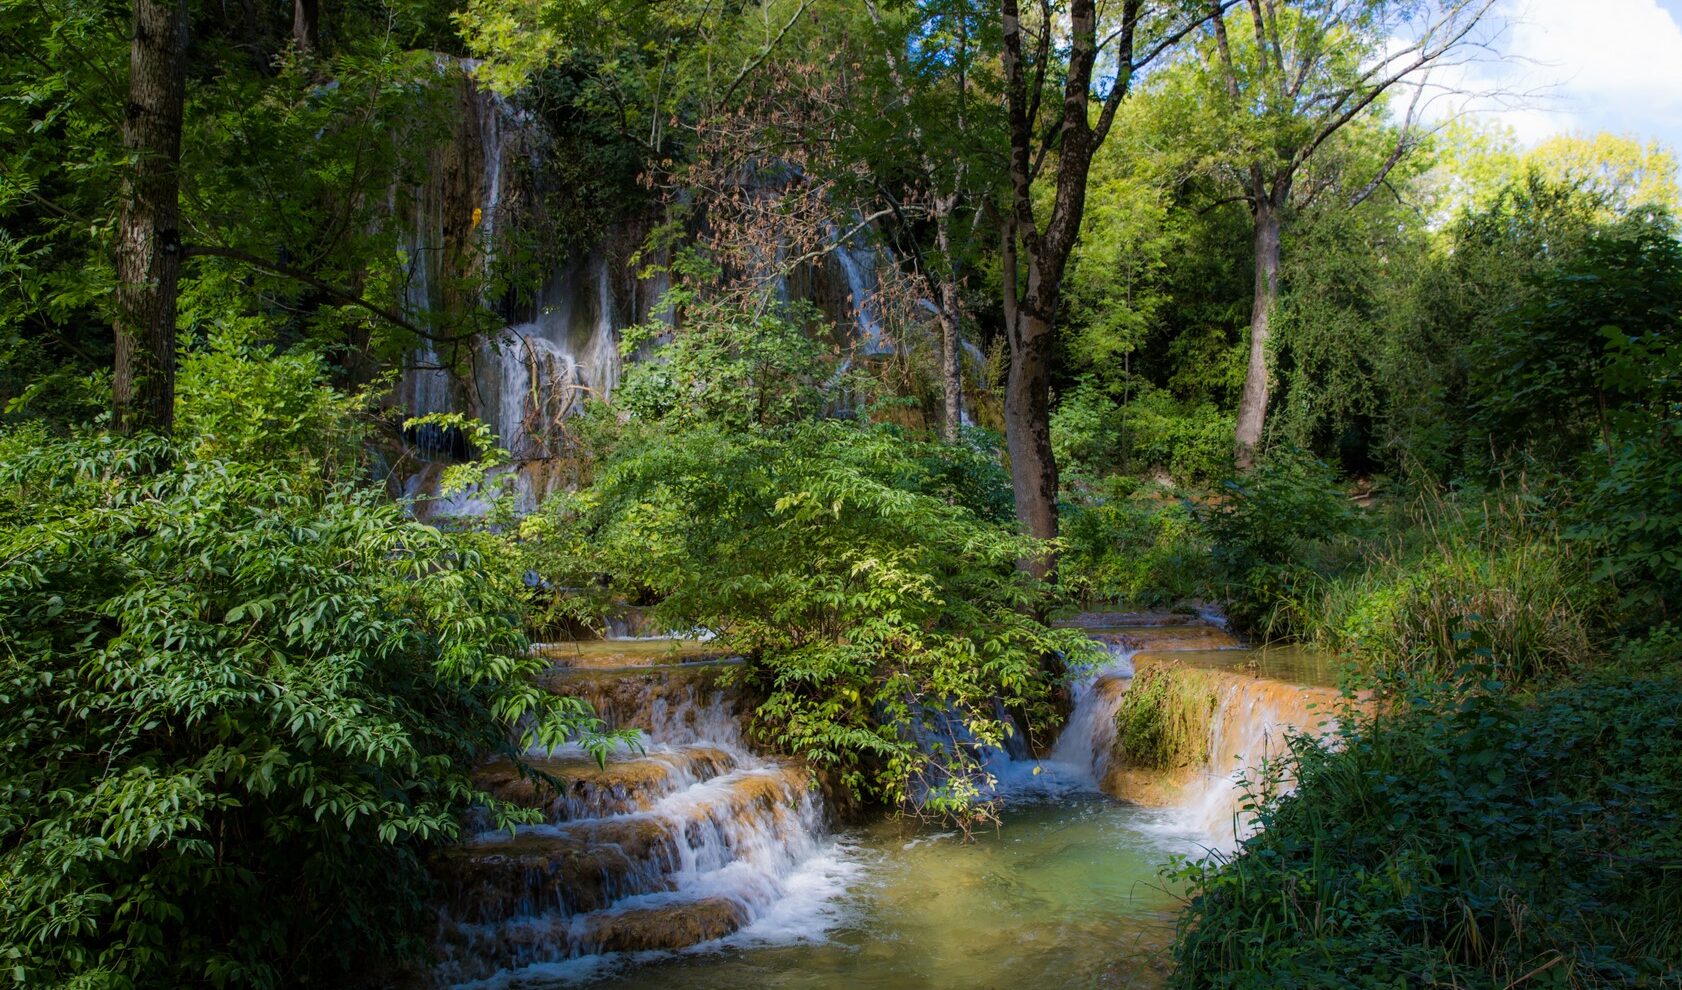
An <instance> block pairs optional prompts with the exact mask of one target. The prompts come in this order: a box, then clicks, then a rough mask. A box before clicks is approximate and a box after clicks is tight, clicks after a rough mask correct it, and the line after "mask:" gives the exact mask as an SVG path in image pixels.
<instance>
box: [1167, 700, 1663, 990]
mask: <svg viewBox="0 0 1682 990" xmlns="http://www.w3.org/2000/svg"><path fill="white" fill-rule="evenodd" d="M1399 697H1400V699H1401V700H1398V702H1397V703H1396V704H1395V705H1393V706H1390V707H1383V706H1378V707H1374V708H1372V709H1371V710H1370V711H1366V712H1362V711H1359V710H1352V711H1349V712H1347V713H1345V716H1344V724H1345V725H1346V726H1347V727H1348V728H1349V731H1348V732H1347V733H1346V734H1345V736H1344V738H1343V741H1342V742H1341V743H1340V744H1338V745H1331V744H1321V743H1316V742H1314V741H1313V740H1311V739H1308V738H1303V737H1298V738H1296V739H1295V740H1293V743H1292V747H1291V754H1290V757H1289V759H1288V760H1287V761H1286V762H1285V763H1282V764H1280V765H1279V766H1276V767H1274V768H1273V771H1272V773H1271V774H1270V775H1269V778H1270V779H1271V780H1274V781H1277V780H1280V779H1283V777H1282V775H1284V774H1286V773H1289V774H1291V775H1293V776H1294V777H1295V780H1296V788H1295V790H1294V792H1293V793H1290V794H1286V795H1284V796H1277V797H1274V798H1272V799H1270V800H1264V801H1262V802H1261V804H1262V807H1261V823H1262V825H1263V826H1264V828H1263V830H1262V831H1261V832H1260V833H1259V834H1257V835H1256V836H1254V837H1253V838H1250V839H1248V840H1246V841H1245V842H1244V844H1243V846H1242V847H1241V848H1240V850H1239V852H1238V853H1237V854H1236V855H1235V856H1233V857H1230V858H1224V857H1216V858H1214V859H1211V860H1207V861H1201V862H1195V863H1185V862H1182V863H1181V864H1180V866H1179V868H1178V870H1177V871H1176V873H1177V877H1178V879H1180V880H1182V881H1183V882H1185V883H1186V884H1187V885H1188V890H1189V903H1188V907H1187V911H1186V914H1185V916H1184V917H1183V919H1182V921H1181V924H1180V930H1179V934H1178V938H1177V941H1176V944H1175V947H1174V957H1175V960H1176V962H1177V963H1178V968H1177V970H1176V971H1175V973H1174V976H1173V983H1174V985H1176V986H1181V987H1188V988H1190V987H1198V988H1203V987H1255V988H1258V990H1259V988H1263V987H1266V988H1274V987H1323V986H1339V987H1373V988H1380V987H1383V988H1389V987H1397V986H1404V985H1405V986H1457V987H1468V988H1484V987H1488V988H1508V987H1512V986H1517V985H1525V986H1530V985H1537V986H1559V987H1567V986H1570V987H1611V986H1661V985H1673V984H1675V983H1676V982H1678V981H1682V925H1679V924H1678V922H1677V919H1678V918H1682V884H1679V883H1677V880H1676V876H1675V870H1676V864H1677V863H1678V862H1679V861H1682V747H1678V746H1677V745H1676V739H1677V738H1678V735H1679V733H1682V684H1679V683H1678V682H1676V681H1674V680H1664V681H1626V682H1622V683H1599V682H1592V681H1591V682H1589V683H1585V684H1581V685H1574V686H1571V687H1566V688H1561V689H1558V690H1554V691H1551V692H1549V693H1546V694H1543V695H1541V696H1540V697H1537V698H1536V699H1534V701H1530V702H1526V701H1523V700H1520V699H1519V698H1518V697H1516V696H1515V695H1513V694H1511V693H1509V692H1502V691H1492V690H1489V686H1488V685H1479V684H1476V683H1471V684H1466V685H1463V686H1461V687H1458V688H1452V689H1451V688H1442V689H1428V688H1419V687H1418V686H1415V687H1414V689H1413V690H1411V691H1408V692H1405V693H1403V694H1402V695H1400V696H1399ZM1257 790H1258V792H1261V793H1265V792H1266V791H1267V781H1266V780H1263V781H1260V782H1259V786H1258V788H1257Z"/></svg>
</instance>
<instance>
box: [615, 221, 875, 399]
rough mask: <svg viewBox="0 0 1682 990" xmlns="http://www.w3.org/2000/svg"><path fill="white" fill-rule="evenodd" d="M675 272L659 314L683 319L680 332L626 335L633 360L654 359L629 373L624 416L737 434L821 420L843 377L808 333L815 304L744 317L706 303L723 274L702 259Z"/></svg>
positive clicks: (665, 328) (727, 305) (693, 257)
mask: <svg viewBox="0 0 1682 990" xmlns="http://www.w3.org/2000/svg"><path fill="white" fill-rule="evenodd" d="M673 272H674V275H675V276H676V277H677V279H678V281H677V282H676V284H675V285H674V286H673V288H672V289H671V290H670V291H669V292H667V293H666V295H665V297H664V298H663V299H662V301H661V307H662V308H671V309H674V310H676V309H682V311H683V313H684V320H683V327H682V329H681V330H679V331H675V332H674V331H673V329H672V327H671V325H670V324H668V323H666V322H665V321H664V320H660V319H656V320H653V321H651V322H649V323H647V324H644V325H642V326H639V327H633V328H630V329H629V330H627V331H625V332H624V333H623V334H622V335H621V340H620V349H621V351H622V353H624V354H625V355H626V356H627V357H629V356H630V355H632V354H634V353H636V352H637V350H638V349H639V348H649V347H651V346H655V347H657V349H655V350H653V352H652V354H651V359H650V360H646V361H643V362H639V363H637V364H633V365H631V366H630V367H629V368H628V369H627V370H626V374H625V380H624V382H623V383H622V384H621V385H620V387H619V391H618V394H617V396H616V400H617V405H618V406H620V407H621V408H623V409H624V410H625V411H626V412H627V413H629V414H631V415H632V416H637V417H640V418H642V419H645V420H651V421H652V420H659V419H668V420H669V421H670V422H672V423H674V424H682V423H691V422H709V423H716V424H720V425H724V426H728V427H731V428H733V429H746V428H749V427H753V426H773V425H779V424H786V423H791V422H795V421H797V420H801V419H806V418H809V417H811V416H814V415H816V414H818V413H820V412H822V411H823V408H824V404H825V402H826V400H828V399H830V398H831V395H830V394H829V393H830V392H832V391H834V390H835V389H836V388H837V387H838V385H839V380H838V379H839V378H840V375H839V374H838V373H837V372H836V371H834V370H831V369H830V368H828V367H826V365H828V364H829V363H830V362H826V361H825V355H824V353H823V351H822V350H821V349H820V348H819V347H818V344H817V342H816V341H815V340H814V339H813V338H812V336H811V335H810V334H808V333H807V329H806V328H807V325H808V324H810V323H812V322H814V321H815V320H814V318H815V313H814V312H813V311H812V307H811V306H810V305H809V304H793V305H788V304H785V305H774V304H767V306H766V307H765V308H764V309H763V310H762V311H761V312H758V313H747V312H743V311H742V310H741V309H740V308H738V307H736V306H734V305H732V304H731V302H732V301H729V300H720V299H717V298H715V297H713V296H711V295H709V294H708V292H707V291H706V287H707V285H708V284H709V283H711V282H713V281H714V280H716V278H717V277H718V268H717V266H716V264H714V263H713V262H712V261H710V260H708V259H706V258H704V257H702V256H701V255H700V254H699V253H696V252H689V253H686V254H684V255H683V256H682V257H680V258H679V259H678V260H677V262H676V263H675V264H674V265H673ZM668 337H669V339H663V338H668ZM841 370H845V369H841Z"/></svg>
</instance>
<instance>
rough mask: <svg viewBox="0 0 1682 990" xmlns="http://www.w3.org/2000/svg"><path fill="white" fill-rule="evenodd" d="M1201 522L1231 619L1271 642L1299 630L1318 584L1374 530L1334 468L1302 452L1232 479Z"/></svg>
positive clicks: (1279, 456) (1201, 513)
mask: <svg viewBox="0 0 1682 990" xmlns="http://www.w3.org/2000/svg"><path fill="white" fill-rule="evenodd" d="M1197 519H1198V523H1199V524H1200V525H1201V526H1202V528H1203V530H1204V532H1205V533H1206V534H1207V535H1208V538H1209V540H1210V543H1211V544H1212V547H1213V558H1214V562H1215V565H1216V567H1217V568H1218V570H1219V573H1220V576H1221V578H1222V580H1223V581H1224V582H1225V586H1226V594H1225V596H1224V597H1225V599H1226V601H1227V607H1228V608H1227V610H1228V615H1229V617H1230V618H1231V619H1232V620H1233V621H1234V622H1235V623H1236V624H1237V625H1238V626H1239V627H1240V628H1242V629H1247V630H1250V631H1253V632H1260V633H1263V634H1265V635H1268V636H1274V635H1292V634H1295V633H1296V632H1298V631H1299V630H1300V628H1301V627H1302V625H1303V623H1304V621H1305V620H1306V618H1307V612H1306V609H1305V603H1306V602H1307V600H1308V599H1309V597H1310V596H1311V595H1313V594H1314V592H1315V589H1316V587H1317V582H1318V581H1319V579H1320V578H1321V577H1322V576H1324V575H1328V574H1335V573H1338V572H1340V571H1341V570H1342V569H1343V568H1344V567H1346V566H1348V564H1349V562H1350V560H1351V559H1353V558H1355V556H1356V554H1357V553H1358V549H1359V547H1360V539H1361V537H1362V536H1364V535H1366V534H1367V533H1368V531H1369V529H1370V527H1369V526H1368V521H1367V520H1366V519H1365V517H1364V516H1363V515H1362V513H1361V511H1360V510H1359V509H1357V508H1355V507H1354V506H1353V505H1352V504H1351V503H1350V500H1349V497H1348V495H1347V494H1345V493H1344V491H1343V490H1342V488H1341V487H1339V485H1338V483H1337V477H1336V475H1335V474H1333V472H1332V469H1331V468H1330V467H1329V466H1328V465H1327V464H1326V463H1325V462H1324V461H1320V460H1316V459H1314V458H1312V457H1310V456H1308V455H1306V454H1304V453H1301V452H1299V451H1280V452H1276V453H1273V454H1271V455H1269V456H1268V458H1267V459H1266V460H1264V461H1263V462H1262V463H1261V464H1260V465H1258V466H1257V467H1256V468H1255V469H1254V470H1252V471H1250V472H1249V473H1248V474H1245V475H1243V476H1241V477H1238V478H1232V479H1228V480H1227V481H1226V482H1224V483H1223V485H1222V491H1221V492H1220V494H1219V497H1218V498H1216V499H1215V500H1213V501H1211V502H1209V503H1208V504H1205V505H1201V506H1199V508H1198V511H1197Z"/></svg>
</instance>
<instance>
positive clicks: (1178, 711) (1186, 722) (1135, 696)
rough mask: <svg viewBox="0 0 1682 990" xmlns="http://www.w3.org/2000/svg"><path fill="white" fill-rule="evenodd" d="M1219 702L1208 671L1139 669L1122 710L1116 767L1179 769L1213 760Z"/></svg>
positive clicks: (1114, 755) (1114, 753)
mask: <svg viewBox="0 0 1682 990" xmlns="http://www.w3.org/2000/svg"><path fill="white" fill-rule="evenodd" d="M1219 700H1220V699H1219V698H1218V696H1217V695H1216V694H1215V687H1214V679H1213V678H1212V677H1210V676H1209V673H1208V672H1207V671H1202V670H1196V669H1194V668H1190V667H1183V666H1181V665H1179V664H1170V665H1167V666H1160V667H1155V666H1153V667H1146V668H1145V669H1143V670H1141V671H1139V672H1138V674H1137V675H1136V676H1135V677H1134V678H1133V683H1132V684H1131V685H1130V686H1129V687H1128V689H1127V693H1126V694H1124V695H1122V698H1121V706H1120V707H1119V708H1118V709H1117V710H1116V715H1115V719H1116V735H1115V743H1114V744H1113V746H1112V749H1111V754H1112V758H1113V759H1114V761H1115V763H1116V765H1118V766H1132V767H1139V768H1142V769H1146V770H1176V769H1179V768H1181V767H1186V766H1201V765H1203V764H1205V763H1207V762H1209V730H1210V720H1211V718H1213V716H1214V712H1215V707H1216V705H1217V704H1218V703H1219Z"/></svg>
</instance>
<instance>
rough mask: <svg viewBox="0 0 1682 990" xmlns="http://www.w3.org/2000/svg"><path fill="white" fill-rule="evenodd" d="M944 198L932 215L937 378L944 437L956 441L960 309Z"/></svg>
mask: <svg viewBox="0 0 1682 990" xmlns="http://www.w3.org/2000/svg"><path fill="white" fill-rule="evenodd" d="M956 198H957V197H955V196H954V197H951V199H949V200H948V199H943V200H942V201H941V204H940V206H939V208H938V209H937V211H936V212H935V218H934V229H935V241H936V243H937V244H938V246H939V248H940V257H941V261H942V264H943V267H942V268H941V272H940V302H939V303H938V306H937V308H938V309H939V310H940V364H941V367H940V378H941V383H942V385H943V386H944V389H945V393H946V420H945V423H944V427H945V433H946V439H947V440H949V441H951V442H953V443H956V442H957V440H958V436H959V429H960V427H962V425H963V419H964V379H963V352H962V350H961V348H962V347H963V339H962V337H961V335H960V330H961V328H962V326H963V311H962V309H961V308H960V305H959V295H958V263H957V260H956V259H955V258H954V257H953V255H952V208H951V207H952V200H956Z"/></svg>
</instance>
